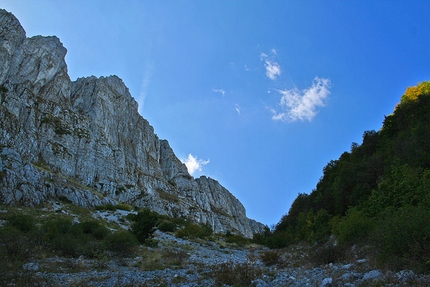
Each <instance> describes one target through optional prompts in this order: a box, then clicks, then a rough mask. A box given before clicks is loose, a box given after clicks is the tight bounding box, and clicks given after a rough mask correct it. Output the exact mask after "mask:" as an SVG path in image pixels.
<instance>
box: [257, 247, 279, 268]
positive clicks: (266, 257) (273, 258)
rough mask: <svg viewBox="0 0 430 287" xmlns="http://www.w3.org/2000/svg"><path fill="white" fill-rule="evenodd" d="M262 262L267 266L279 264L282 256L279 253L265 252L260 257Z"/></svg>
mask: <svg viewBox="0 0 430 287" xmlns="http://www.w3.org/2000/svg"><path fill="white" fill-rule="evenodd" d="M260 258H261V261H263V263H264V264H266V265H267V266H271V265H275V264H278V263H279V261H280V259H281V256H280V255H279V252H278V251H274V250H269V251H265V252H263V254H261V255H260Z"/></svg>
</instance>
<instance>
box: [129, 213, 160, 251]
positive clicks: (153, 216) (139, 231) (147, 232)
mask: <svg viewBox="0 0 430 287" xmlns="http://www.w3.org/2000/svg"><path fill="white" fill-rule="evenodd" d="M133 220H134V221H135V222H134V223H133V224H132V226H131V231H132V232H133V234H134V236H136V238H137V240H138V241H139V242H140V243H145V240H146V239H148V238H151V237H152V234H153V233H154V231H155V229H156V226H157V222H158V213H156V212H154V211H151V210H149V209H144V210H142V211H140V212H139V213H138V214H137V215H135V216H134V217H133Z"/></svg>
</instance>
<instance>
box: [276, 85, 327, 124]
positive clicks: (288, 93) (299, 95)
mask: <svg viewBox="0 0 430 287" xmlns="http://www.w3.org/2000/svg"><path fill="white" fill-rule="evenodd" d="M329 88H330V80H329V79H324V78H318V77H316V78H315V79H314V81H313V82H312V86H311V87H310V88H308V89H304V90H303V91H300V90H298V89H291V90H278V92H279V93H280V94H281V95H282V97H281V100H280V102H279V105H280V106H281V111H279V112H278V111H276V110H274V109H272V112H273V117H272V119H273V120H281V121H285V122H294V121H305V120H308V121H311V120H312V119H313V118H314V117H315V116H316V114H317V108H318V107H323V106H324V105H325V100H326V98H327V96H328V95H329V94H330V91H329Z"/></svg>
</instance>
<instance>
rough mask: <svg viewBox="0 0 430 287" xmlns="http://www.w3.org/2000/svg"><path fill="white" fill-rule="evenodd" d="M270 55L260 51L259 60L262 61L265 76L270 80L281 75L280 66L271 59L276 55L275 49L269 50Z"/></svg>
mask: <svg viewBox="0 0 430 287" xmlns="http://www.w3.org/2000/svg"><path fill="white" fill-rule="evenodd" d="M271 55H272V56H269V55H267V54H266V53H261V54H260V60H261V61H263V62H264V67H265V68H266V76H267V77H268V78H269V79H271V80H276V78H277V77H279V76H280V75H281V66H280V65H279V64H278V62H276V61H275V60H274V59H273V56H276V55H277V52H276V50H275V49H272V50H271Z"/></svg>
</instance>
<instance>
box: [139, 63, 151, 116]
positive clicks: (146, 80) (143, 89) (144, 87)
mask: <svg viewBox="0 0 430 287" xmlns="http://www.w3.org/2000/svg"><path fill="white" fill-rule="evenodd" d="M151 77H152V65H150V64H149V65H147V66H146V69H145V72H144V74H143V78H142V84H141V86H140V94H139V110H140V111H141V110H142V109H143V107H144V105H145V99H146V96H147V91H148V88H149V84H150V82H151Z"/></svg>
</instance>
